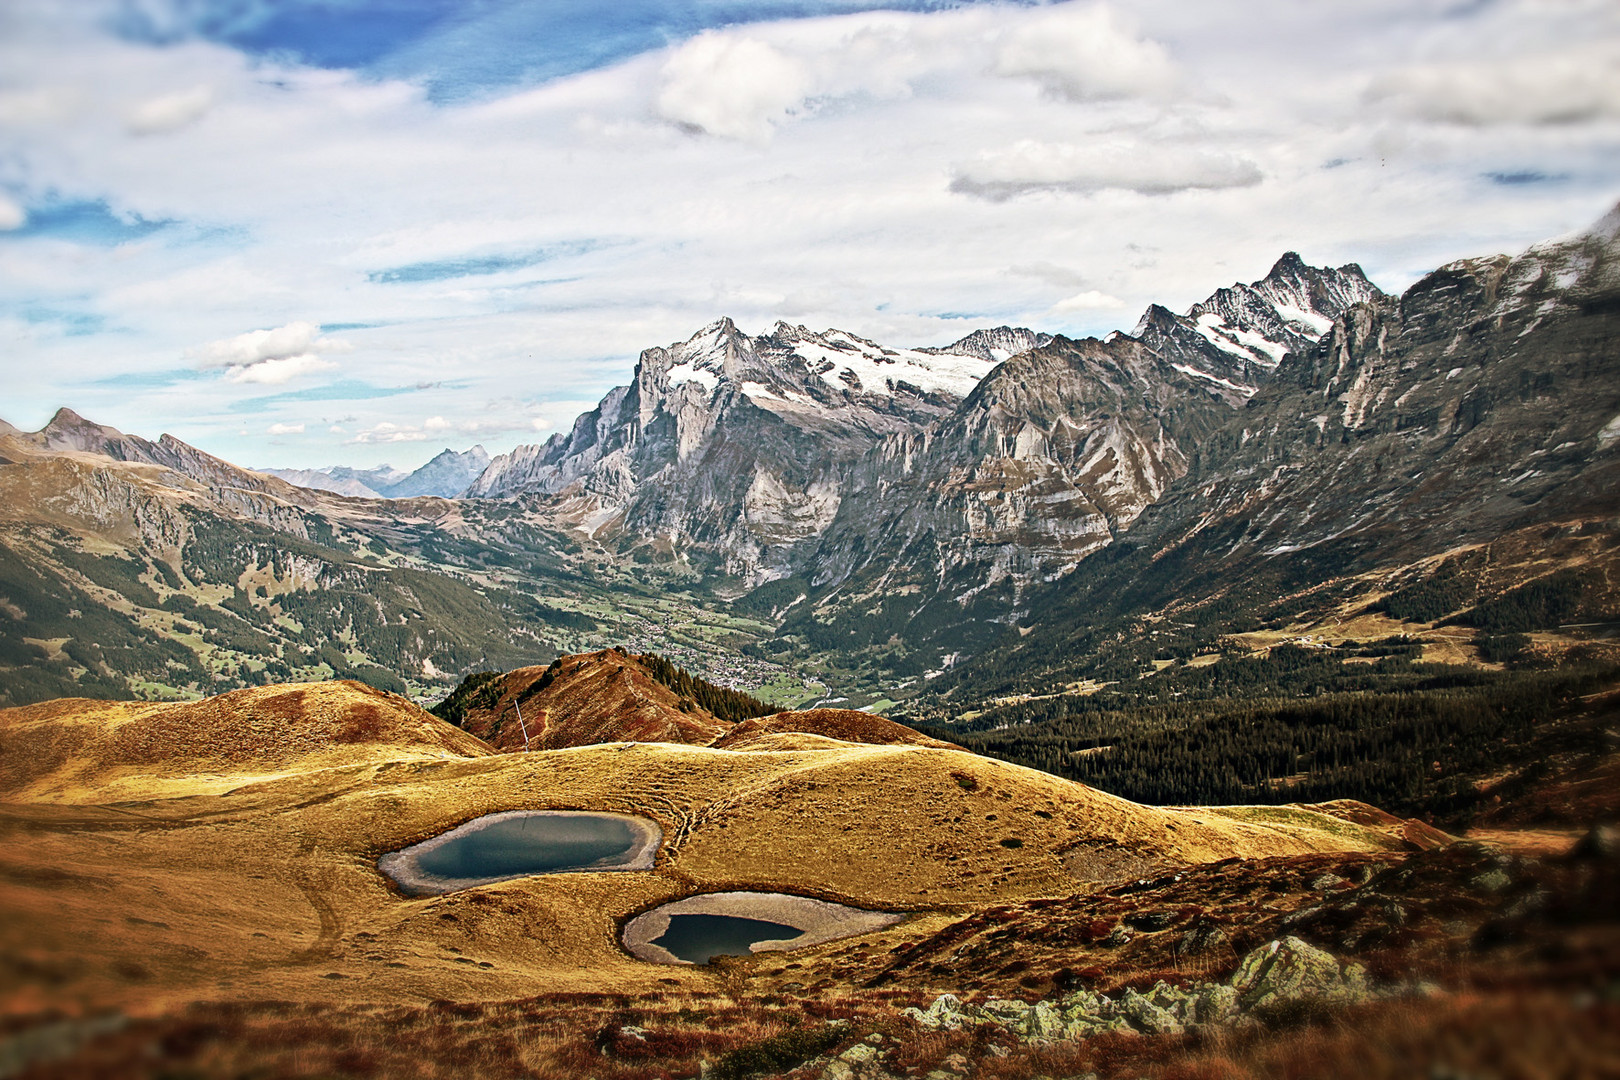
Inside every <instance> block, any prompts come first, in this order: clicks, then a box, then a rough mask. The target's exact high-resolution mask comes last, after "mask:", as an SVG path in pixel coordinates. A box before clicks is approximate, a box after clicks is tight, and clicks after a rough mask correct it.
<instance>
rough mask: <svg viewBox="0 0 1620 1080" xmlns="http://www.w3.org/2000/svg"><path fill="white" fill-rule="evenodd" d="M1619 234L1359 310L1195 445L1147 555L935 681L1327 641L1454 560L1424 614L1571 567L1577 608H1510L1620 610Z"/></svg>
mask: <svg viewBox="0 0 1620 1080" xmlns="http://www.w3.org/2000/svg"><path fill="white" fill-rule="evenodd" d="M1617 237H1620V208H1616V210H1615V211H1614V212H1611V213H1610V214H1609V215H1608V216H1607V217H1605V218H1604V219H1602V220H1601V221H1600V222H1598V223H1597V224H1596V225H1595V226H1593V227H1592V228H1591V229H1588V230H1585V231H1583V232H1579V233H1576V234H1573V235H1570V236H1566V237H1561V238H1558V239H1555V240H1550V241H1546V242H1544V243H1541V244H1537V245H1535V246H1533V247H1531V248H1530V249H1529V250H1527V251H1526V252H1524V253H1523V254H1521V255H1518V256H1516V257H1515V256H1507V255H1498V256H1488V257H1481V258H1471V259H1462V260H1459V261H1456V262H1453V263H1450V264H1448V265H1446V266H1443V267H1441V268H1440V269H1438V270H1435V271H1434V272H1432V273H1430V274H1428V275H1426V276H1425V277H1423V278H1422V279H1420V280H1419V281H1418V282H1416V283H1415V284H1413V285H1412V286H1411V287H1410V288H1409V289H1407V290H1406V292H1405V293H1404V294H1402V295H1401V296H1400V297H1398V298H1396V297H1374V298H1372V299H1369V300H1368V301H1365V302H1363V303H1360V304H1357V305H1355V306H1353V307H1351V308H1349V309H1348V310H1346V311H1345V312H1344V313H1343V314H1341V315H1340V316H1339V318H1338V319H1337V320H1336V321H1335V323H1334V325H1333V328H1332V329H1331V330H1330V331H1329V332H1328V334H1327V335H1325V337H1324V338H1323V340H1322V342H1321V343H1320V345H1319V346H1318V347H1316V348H1315V349H1312V350H1310V351H1308V352H1301V353H1295V354H1291V355H1290V356H1288V357H1287V358H1285V360H1284V361H1283V363H1282V364H1280V365H1279V366H1278V368H1277V370H1276V373H1275V374H1274V376H1273V377H1272V379H1271V380H1270V381H1269V382H1268V383H1267V384H1266V385H1264V386H1263V387H1262V388H1261V389H1260V390H1259V391H1258V392H1256V393H1255V394H1254V395H1253V396H1252V398H1251V399H1250V401H1249V402H1248V404H1247V406H1246V407H1245V408H1244V409H1242V410H1241V411H1240V412H1239V413H1237V414H1236V415H1235V416H1234V417H1233V418H1232V419H1231V420H1230V422H1229V423H1227V424H1226V425H1224V426H1223V427H1221V428H1220V429H1219V430H1217V431H1215V432H1213V433H1212V434H1210V435H1209V436H1208V437H1206V438H1204V439H1202V440H1200V442H1199V444H1198V446H1197V447H1196V448H1195V449H1194V451H1193V453H1192V455H1191V461H1190V463H1189V469H1188V474H1187V475H1186V476H1185V477H1184V478H1183V479H1182V480H1180V481H1179V482H1177V483H1176V484H1174V485H1173V486H1172V487H1171V488H1170V489H1169V490H1168V491H1167V492H1166V494H1165V496H1164V497H1163V498H1162V499H1161V500H1160V501H1158V502H1157V503H1156V504H1155V505H1153V506H1152V507H1150V508H1149V509H1148V510H1147V511H1146V512H1145V513H1144V514H1143V515H1142V517H1141V519H1140V520H1139V521H1138V523H1137V525H1136V527H1135V529H1134V530H1133V532H1132V534H1131V537H1130V540H1131V543H1130V544H1129V545H1128V547H1129V548H1130V549H1131V550H1125V551H1122V552H1121V553H1120V555H1119V557H1118V558H1117V559H1113V560H1109V561H1107V562H1106V563H1097V564H1093V565H1089V566H1087V567H1085V568H1082V570H1081V571H1080V572H1078V573H1076V574H1075V575H1073V577H1072V578H1071V579H1069V580H1066V581H1064V582H1062V583H1059V584H1055V585H1053V586H1050V587H1047V588H1044V589H1041V590H1038V591H1037V593H1036V594H1034V595H1032V596H1031V597H1030V604H1029V606H1030V608H1031V611H1032V615H1031V617H1030V618H1029V619H1028V620H1027V623H1026V625H1025V633H1027V635H1028V636H1027V637H1023V638H1020V639H1019V640H1018V641H1013V640H1011V639H1006V640H1003V641H1002V643H1001V644H1000V645H999V646H998V647H997V648H994V649H991V650H989V651H988V652H986V653H985V654H983V655H982V656H981V657H979V658H978V659H977V660H976V661H975V662H974V663H971V664H968V665H966V667H965V668H964V669H963V670H962V671H960V672H958V673H956V675H955V676H954V677H953V679H952V680H942V683H941V689H942V690H943V689H946V688H947V685H948V684H949V683H951V682H952V681H956V682H958V683H960V684H962V685H964V686H971V687H972V688H973V689H972V690H970V691H968V696H969V697H976V696H977V695H980V694H983V693H985V692H986V691H987V690H989V689H990V688H992V687H1000V688H1005V687H1007V686H1008V685H1011V684H1017V685H1019V686H1046V685H1050V684H1051V682H1052V681H1053V680H1059V679H1064V678H1072V677H1074V675H1075V674H1076V666H1077V664H1078V665H1079V668H1080V671H1079V673H1080V674H1085V673H1086V670H1090V669H1096V670H1101V668H1100V667H1099V665H1102V666H1103V667H1107V666H1108V665H1112V667H1111V668H1110V670H1112V671H1114V672H1116V673H1117V671H1118V670H1121V664H1122V663H1123V661H1115V660H1112V659H1110V658H1111V657H1113V656H1114V655H1115V654H1118V656H1120V657H1125V656H1127V655H1129V656H1130V657H1131V658H1132V662H1133V663H1140V657H1141V656H1154V655H1175V651H1176V650H1178V649H1179V650H1182V651H1184V652H1185V653H1186V655H1191V654H1192V653H1194V652H1198V651H1202V650H1207V649H1211V648H1213V647H1215V645H1216V642H1217V640H1218V637H1219V635H1221V634H1226V633H1230V632H1231V631H1232V630H1233V629H1234V628H1238V629H1253V628H1255V627H1261V626H1267V627H1278V628H1280V627H1284V626H1300V627H1305V628H1306V629H1305V630H1303V631H1299V632H1301V633H1310V632H1312V631H1311V630H1310V628H1312V627H1320V628H1323V630H1322V632H1326V630H1327V629H1329V628H1331V627H1333V626H1335V625H1337V624H1339V623H1341V622H1344V621H1347V620H1349V619H1352V618H1355V617H1358V616H1361V615H1367V614H1373V613H1377V612H1378V611H1381V610H1383V608H1381V606H1380V605H1381V604H1382V603H1383V598H1384V597H1385V596H1386V595H1388V594H1390V593H1391V592H1393V591H1395V590H1398V589H1402V588H1407V589H1415V588H1425V587H1429V586H1428V585H1427V583H1429V582H1433V581H1437V580H1439V579H1440V578H1443V577H1444V576H1445V575H1446V574H1448V573H1450V574H1455V575H1457V576H1456V577H1455V578H1454V579H1453V581H1454V583H1453V585H1452V586H1449V587H1448V588H1449V589H1450V592H1451V594H1453V595H1451V597H1450V598H1449V599H1445V600H1443V601H1441V600H1437V601H1435V602H1434V603H1435V604H1436V605H1438V606H1433V607H1432V609H1431V611H1430V613H1429V614H1426V615H1425V616H1424V617H1423V618H1422V619H1419V620H1418V621H1419V622H1431V621H1434V620H1435V619H1438V618H1440V617H1441V616H1444V615H1454V614H1455V613H1456V612H1459V611H1465V610H1466V609H1468V608H1472V607H1473V606H1474V605H1475V604H1476V603H1481V604H1492V603H1498V602H1499V601H1500V598H1502V597H1504V596H1506V595H1507V594H1508V593H1509V592H1511V591H1512V590H1515V589H1520V588H1524V587H1529V586H1531V585H1532V584H1533V583H1536V582H1550V581H1553V580H1555V579H1557V580H1562V581H1563V585H1562V586H1560V587H1561V588H1564V589H1565V590H1566V592H1568V596H1567V597H1566V598H1565V600H1563V601H1561V603H1563V604H1564V605H1566V606H1565V608H1563V609H1560V610H1567V611H1570V612H1573V613H1574V614H1573V615H1564V616H1559V615H1556V614H1534V613H1531V614H1524V615H1521V616H1516V617H1517V618H1521V619H1529V618H1532V617H1533V618H1541V619H1544V620H1545V619H1551V620H1552V621H1553V623H1557V622H1559V620H1560V619H1562V620H1564V621H1569V619H1571V618H1574V619H1576V620H1577V621H1578V620H1596V621H1599V622H1602V621H1605V620H1608V619H1612V618H1614V617H1615V616H1616V615H1617V614H1620V608H1616V607H1615V605H1616V604H1617V603H1620V587H1617V586H1616V582H1617V581H1620V565H1617V558H1620V556H1617V552H1620V545H1617V543H1616V540H1615V537H1616V535H1617V532H1620V518H1617V510H1620V329H1617V324H1616V320H1615V316H1616V313H1620V239H1617ZM1447 567H1449V568H1450V569H1446V568H1447ZM1396 610H1401V609H1396ZM1035 611H1038V612H1039V617H1035V616H1034V614H1033V612H1035ZM1166 613H1172V618H1171V621H1170V622H1169V623H1160V622H1157V621H1154V620H1157V619H1158V618H1159V617H1161V616H1163V615H1164V614H1166ZM1148 615H1152V616H1153V617H1154V620H1146V621H1145V620H1144V616H1148ZM1403 617H1404V616H1403ZM1386 625H1387V624H1386ZM1465 625H1466V623H1465ZM1476 625H1481V626H1489V625H1491V623H1490V621H1489V620H1488V619H1487V620H1486V621H1483V622H1479V621H1476ZM1524 627H1527V628H1529V629H1533V630H1547V631H1552V630H1556V629H1558V627H1557V626H1556V625H1542V624H1541V623H1529V622H1525V623H1522V626H1521V628H1524ZM1386 632H1388V631H1386ZM1147 633H1156V634H1157V635H1158V639H1157V641H1156V642H1155V643H1152V644H1149V643H1147V642H1146V641H1145V640H1142V639H1141V635H1143V634H1147ZM1116 635H1117V636H1116ZM1138 645H1140V646H1141V648H1139V647H1138ZM1142 648H1146V649H1147V650H1148V651H1146V652H1143V651H1142ZM1165 650H1170V651H1169V652H1168V653H1166V652H1165ZM1088 665H1089V666H1090V667H1089V669H1088V667H1087V666H1088ZM1014 672H1016V673H1017V674H1016V675H1015V676H1014V675H1011V674H1009V673H1014ZM1108 677H1116V676H1115V675H1109V676H1108ZM1009 679H1011V683H1009Z"/></svg>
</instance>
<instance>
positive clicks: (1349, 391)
mask: <svg viewBox="0 0 1620 1080" xmlns="http://www.w3.org/2000/svg"><path fill="white" fill-rule="evenodd" d="M1617 223H1620V209H1617V211H1616V212H1615V213H1612V214H1610V215H1609V216H1608V217H1607V218H1605V219H1604V220H1603V221H1602V222H1599V223H1598V224H1597V225H1596V226H1594V227H1593V228H1591V229H1589V230H1587V231H1585V232H1583V233H1579V234H1576V235H1574V236H1570V237H1564V238H1561V239H1558V240H1553V241H1548V242H1546V243H1543V244H1538V245H1536V246H1535V247H1532V248H1531V249H1529V250H1528V251H1526V252H1525V253H1524V254H1523V255H1520V256H1518V257H1517V258H1509V257H1507V256H1494V257H1490V258H1477V259H1464V260H1460V261H1458V262H1455V263H1451V264H1449V265H1447V266H1444V267H1441V268H1440V269H1439V270H1436V271H1435V272H1433V273H1432V274H1429V275H1428V276H1426V277H1424V278H1422V279H1421V280H1419V281H1418V282H1417V283H1416V284H1414V285H1413V286H1412V287H1411V288H1410V289H1408V290H1407V291H1406V292H1405V293H1404V294H1403V295H1402V296H1401V297H1400V298H1399V299H1395V298H1392V297H1376V298H1373V299H1371V300H1369V301H1367V302H1365V303H1361V304H1357V305H1355V306H1354V307H1352V308H1350V309H1348V310H1347V311H1345V312H1344V313H1342V314H1341V315H1340V316H1339V317H1338V318H1337V320H1336V321H1335V322H1334V324H1333V327H1332V329H1331V330H1330V331H1329V332H1328V334H1327V335H1326V336H1325V337H1324V338H1323V340H1322V343H1321V345H1320V346H1319V347H1317V348H1315V349H1312V350H1308V351H1302V352H1298V353H1295V354H1292V355H1291V356H1289V357H1288V358H1287V359H1286V360H1285V361H1284V362H1283V363H1282V364H1280V365H1279V366H1278V368H1277V371H1276V374H1275V376H1274V377H1273V378H1272V379H1271V381H1270V382H1269V383H1268V384H1267V385H1266V386H1265V387H1264V388H1263V389H1261V390H1260V391H1259V392H1258V393H1256V394H1255V395H1254V397H1253V398H1252V399H1251V401H1250V403H1249V405H1248V407H1247V408H1246V409H1245V410H1244V411H1243V414H1242V416H1241V417H1240V418H1239V419H1237V420H1235V421H1234V422H1233V423H1231V424H1230V425H1228V426H1227V427H1225V428H1224V429H1223V430H1222V431H1221V432H1219V433H1218V434H1217V435H1215V436H1214V437H1212V438H1210V439H1208V440H1206V441H1205V442H1203V443H1202V444H1201V446H1200V447H1199V448H1198V450H1197V452H1196V453H1195V454H1194V455H1193V462H1192V467H1191V469H1190V473H1191V475H1189V477H1188V480H1187V482H1186V483H1185V484H1184V485H1183V486H1182V487H1181V488H1180V490H1179V493H1178V494H1177V496H1176V497H1175V498H1173V499H1171V500H1169V501H1167V502H1166V503H1165V504H1164V505H1163V506H1161V507H1160V508H1159V509H1158V510H1157V511H1156V512H1155V515H1154V517H1155V518H1156V521H1155V523H1154V526H1153V529H1152V530H1151V531H1152V532H1154V533H1156V534H1157V535H1158V538H1157V539H1156V540H1154V541H1153V542H1154V543H1155V544H1156V545H1161V546H1162V545H1166V544H1182V543H1187V542H1189V541H1193V542H1196V541H1195V540H1194V538H1196V537H1197V536H1198V535H1199V534H1201V533H1210V534H1212V535H1215V536H1218V537H1220V540H1219V543H1220V544H1221V546H1222V549H1223V550H1222V555H1223V556H1224V555H1228V554H1240V555H1242V556H1243V557H1249V556H1250V555H1251V554H1254V553H1259V554H1276V553H1286V552H1289V551H1294V550H1299V549H1302V548H1307V547H1311V546H1313V545H1317V544H1321V543H1324V542H1326V541H1330V540H1336V539H1340V538H1345V537H1350V536H1360V537H1369V538H1370V537H1378V538H1379V544H1380V548H1379V550H1380V554H1381V556H1386V557H1387V556H1395V555H1398V554H1400V553H1402V552H1406V553H1410V554H1412V555H1415V556H1426V555H1430V554H1433V553H1434V552H1436V551H1444V550H1447V549H1448V548H1451V547H1453V546H1455V545H1457V544H1460V543H1466V542H1469V541H1477V540H1482V539H1489V538H1492V537H1495V536H1499V535H1502V534H1503V533H1505V532H1508V531H1510V530H1512V529H1514V528H1520V527H1523V526H1525V525H1528V524H1531V523H1534V522H1538V521H1546V520H1549V519H1550V518H1559V517H1563V516H1568V515H1578V514H1580V513H1583V512H1588V511H1589V512H1593V513H1598V514H1612V511H1613V506H1614V497H1615V492H1616V491H1617V490H1620V435H1617V434H1616V433H1620V370H1617V366H1620V351H1617V349H1616V343H1617V341H1620V335H1617V332H1616V329H1615V321H1614V318H1613V314H1614V313H1615V312H1616V311H1620V242H1617V240H1616V235H1615V234H1616V229H1617V228H1620V224H1617Z"/></svg>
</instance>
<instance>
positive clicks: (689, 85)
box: [657, 32, 811, 142]
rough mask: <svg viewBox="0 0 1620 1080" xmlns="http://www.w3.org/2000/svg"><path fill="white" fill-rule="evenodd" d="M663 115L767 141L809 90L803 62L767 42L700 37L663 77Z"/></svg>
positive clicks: (673, 58) (716, 131)
mask: <svg viewBox="0 0 1620 1080" xmlns="http://www.w3.org/2000/svg"><path fill="white" fill-rule="evenodd" d="M660 80H661V87H660V89H659V92H658V100H657V110H658V115H660V116H662V117H663V118H664V119H666V120H672V121H674V122H675V123H678V124H683V125H685V126H687V127H691V128H695V129H697V130H700V131H704V132H707V133H708V134H710V135H719V136H722V137H725V138H731V139H743V140H747V141H752V142H763V141H765V140H766V139H769V138H770V136H771V133H772V131H773V130H774V129H775V127H776V125H777V124H779V123H781V122H782V121H783V120H785V119H786V118H787V117H788V116H789V114H790V113H792V112H793V111H794V110H795V109H797V108H799V107H800V105H801V104H802V103H803V101H804V98H805V96H806V95H807V94H808V93H809V92H810V88H811V84H810V73H809V70H808V69H807V68H806V66H805V65H804V63H803V62H802V61H800V60H798V59H796V58H794V57H790V56H787V55H785V54H783V53H782V52H780V51H778V50H777V49H775V48H773V47H771V46H770V45H768V44H766V43H765V42H763V41H757V40H755V39H753V38H749V37H737V36H734V35H731V34H724V33H716V32H709V33H705V34H700V35H698V36H697V37H695V38H693V39H692V40H691V41H688V42H687V43H686V44H685V45H682V46H681V47H680V48H679V49H676V50H675V52H674V54H673V55H671V56H670V58H669V60H668V61H667V62H665V64H664V68H663V71H662V72H661V73H660Z"/></svg>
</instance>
